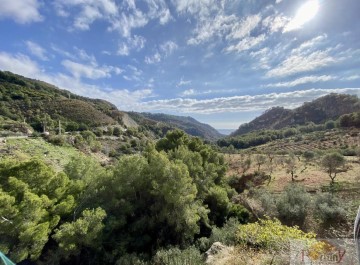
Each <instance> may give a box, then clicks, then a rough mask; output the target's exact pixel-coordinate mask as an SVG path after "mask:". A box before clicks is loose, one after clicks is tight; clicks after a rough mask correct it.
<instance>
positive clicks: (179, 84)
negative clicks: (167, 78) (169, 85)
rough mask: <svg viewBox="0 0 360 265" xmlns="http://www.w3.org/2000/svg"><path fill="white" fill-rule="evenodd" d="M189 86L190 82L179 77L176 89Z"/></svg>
mask: <svg viewBox="0 0 360 265" xmlns="http://www.w3.org/2000/svg"><path fill="white" fill-rule="evenodd" d="M190 84H191V80H185V79H184V77H181V79H180V81H179V83H177V85H176V86H177V87H181V86H187V85H190Z"/></svg>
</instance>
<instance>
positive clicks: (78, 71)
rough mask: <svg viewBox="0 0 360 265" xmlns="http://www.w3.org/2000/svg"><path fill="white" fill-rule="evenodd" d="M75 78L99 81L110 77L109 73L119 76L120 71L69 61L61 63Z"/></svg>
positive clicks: (113, 68)
mask: <svg viewBox="0 0 360 265" xmlns="http://www.w3.org/2000/svg"><path fill="white" fill-rule="evenodd" d="M61 64H62V65H63V66H64V67H65V68H66V69H67V70H68V71H69V72H70V73H71V74H72V75H73V76H74V77H75V78H77V79H80V78H82V77H86V78H89V79H99V78H108V77H111V73H115V74H121V73H122V72H123V70H122V69H120V68H118V67H114V66H106V65H105V66H101V67H99V66H97V65H91V64H90V65H89V64H81V63H77V62H73V61H70V60H64V61H62V63H61Z"/></svg>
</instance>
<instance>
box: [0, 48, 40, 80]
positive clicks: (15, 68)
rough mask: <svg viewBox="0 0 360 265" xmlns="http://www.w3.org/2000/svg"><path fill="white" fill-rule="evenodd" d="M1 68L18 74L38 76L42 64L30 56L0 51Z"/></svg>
mask: <svg viewBox="0 0 360 265" xmlns="http://www.w3.org/2000/svg"><path fill="white" fill-rule="evenodd" d="M0 69H1V70H5V71H11V72H14V73H16V74H20V75H25V76H30V77H36V76H37V74H38V73H41V72H42V70H41V68H40V66H39V65H38V64H37V63H36V62H35V61H32V60H31V59H30V58H29V57H28V56H26V55H24V54H21V53H18V54H15V55H12V54H9V53H6V52H0Z"/></svg>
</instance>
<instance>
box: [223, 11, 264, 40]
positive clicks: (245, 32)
mask: <svg viewBox="0 0 360 265" xmlns="http://www.w3.org/2000/svg"><path fill="white" fill-rule="evenodd" d="M260 21H261V16H260V15H252V16H248V17H246V18H244V19H242V20H240V21H238V22H237V23H235V24H234V25H233V26H232V27H231V32H230V34H229V35H228V36H227V37H226V38H227V39H231V40H235V39H243V38H244V37H247V36H249V35H250V33H251V32H252V31H253V30H254V29H255V28H256V27H257V25H258V24H259V22H260Z"/></svg>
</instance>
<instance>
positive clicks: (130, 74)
mask: <svg viewBox="0 0 360 265" xmlns="http://www.w3.org/2000/svg"><path fill="white" fill-rule="evenodd" d="M126 73H127V74H126V75H124V76H123V78H124V79H125V80H127V81H141V76H142V74H143V72H142V71H141V70H140V69H138V68H137V67H136V66H133V65H128V66H127V69H126Z"/></svg>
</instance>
